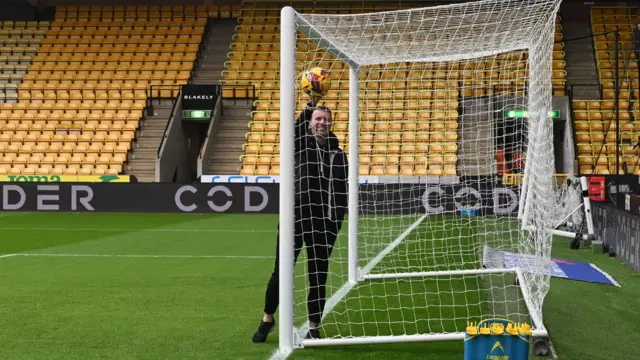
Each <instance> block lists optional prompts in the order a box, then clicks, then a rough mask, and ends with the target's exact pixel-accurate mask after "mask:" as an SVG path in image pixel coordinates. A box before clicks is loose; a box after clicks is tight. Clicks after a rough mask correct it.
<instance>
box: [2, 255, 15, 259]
mask: <svg viewBox="0 0 640 360" xmlns="http://www.w3.org/2000/svg"><path fill="white" fill-rule="evenodd" d="M16 255H18V254H4V255H0V259H2V258H8V257H12V256H16Z"/></svg>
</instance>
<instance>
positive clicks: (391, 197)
mask: <svg viewBox="0 0 640 360" xmlns="http://www.w3.org/2000/svg"><path fill="white" fill-rule="evenodd" d="M360 189H361V192H360V206H359V208H360V209H361V213H362V214H366V215H371V214H382V215H401V214H402V215H408V214H425V213H429V214H440V213H455V212H457V211H458V210H459V209H462V208H465V207H474V208H476V209H477V210H478V215H483V214H484V215H490V214H515V213H517V206H518V192H517V191H518V189H517V188H515V187H505V186H498V187H493V186H491V185H489V184H486V183H485V184H484V185H482V186H478V184H477V183H475V184H473V185H463V184H457V185H444V184H429V185H425V184H367V185H365V184H363V185H361V187H360ZM0 196H1V201H0V210H2V211H81V212H86V211H96V212H151V213H154V212H155V213H163V212H167V213H171V212H194V213H210V212H215V213H268V214H277V213H278V209H279V206H278V201H279V184H273V183H259V184H245V183H220V184H201V183H197V184H190V185H181V184H171V183H158V184H143V183H133V184H126V183H121V184H120V183H119V184H112V183H86V184H80V183H75V184H74V183H46V184H45V183H5V184H0Z"/></svg>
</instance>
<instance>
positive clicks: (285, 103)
mask: <svg viewBox="0 0 640 360" xmlns="http://www.w3.org/2000/svg"><path fill="white" fill-rule="evenodd" d="M280 21H281V26H280V47H281V51H280V219H279V236H280V248H279V255H280V264H279V279H280V289H279V296H280V314H279V315H280V317H279V322H280V326H279V334H280V339H279V340H280V343H279V345H280V351H282V352H287V351H291V350H292V349H293V326H294V322H293V270H294V269H293V256H294V251H293V250H294V249H293V247H294V241H293V238H294V221H295V213H294V196H295V194H294V192H295V187H294V183H295V181H294V126H295V117H294V113H295V68H296V64H295V61H296V20H295V11H294V10H293V8H292V7H289V6H287V7H284V8H282V10H281V13H280Z"/></svg>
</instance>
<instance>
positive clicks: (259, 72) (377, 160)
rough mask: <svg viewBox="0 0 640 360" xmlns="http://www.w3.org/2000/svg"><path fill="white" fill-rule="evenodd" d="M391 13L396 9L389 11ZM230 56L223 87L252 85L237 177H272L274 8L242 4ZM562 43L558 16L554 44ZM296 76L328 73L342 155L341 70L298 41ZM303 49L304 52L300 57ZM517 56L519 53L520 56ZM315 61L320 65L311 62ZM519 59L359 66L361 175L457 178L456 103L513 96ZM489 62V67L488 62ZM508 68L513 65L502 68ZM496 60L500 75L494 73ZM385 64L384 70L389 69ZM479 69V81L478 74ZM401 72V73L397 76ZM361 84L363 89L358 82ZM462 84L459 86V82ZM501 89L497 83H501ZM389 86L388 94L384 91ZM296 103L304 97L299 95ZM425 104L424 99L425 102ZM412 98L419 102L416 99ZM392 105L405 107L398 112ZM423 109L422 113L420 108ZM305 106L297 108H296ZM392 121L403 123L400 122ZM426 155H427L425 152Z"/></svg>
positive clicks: (560, 83)
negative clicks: (253, 97)
mask: <svg viewBox="0 0 640 360" xmlns="http://www.w3.org/2000/svg"><path fill="white" fill-rule="evenodd" d="M394 8H395V9H397V6H396V7H394ZM380 10H386V8H385V7H384V5H375V6H374V5H373V4H371V3H360V4H355V5H354V4H344V5H341V6H338V5H335V4H333V5H324V6H323V5H319V4H318V5H316V6H315V7H307V8H304V7H303V8H300V11H313V12H318V13H360V12H370V11H380ZM237 28H238V33H237V35H236V36H235V42H234V44H233V46H232V52H231V53H230V54H229V57H230V60H229V61H228V62H227V64H226V65H227V70H226V71H224V77H225V80H224V83H225V84H230V85H243V84H253V85H254V86H255V88H256V90H257V98H258V100H257V101H256V110H255V111H254V112H253V114H252V115H253V119H252V121H251V122H250V123H249V131H248V133H247V136H246V137H247V142H246V143H245V144H244V147H243V150H244V155H243V156H242V157H241V160H242V168H241V171H240V173H241V174H242V175H278V174H279V158H278V152H279V148H278V142H279V135H278V134H279V96H280V94H279V84H278V81H277V78H278V76H277V73H278V71H279V68H278V60H279V56H280V55H279V11H278V10H277V9H269V8H264V5H262V4H259V3H256V4H254V7H253V8H251V7H250V6H245V9H244V12H243V15H242V18H241V24H240V25H239V26H238V27H237ZM560 40H562V25H560V23H559V17H558V21H557V25H556V41H560ZM298 41H299V49H300V52H299V53H298V56H297V58H298V60H299V61H298V64H297V66H298V69H297V70H298V71H301V70H302V69H304V68H305V67H309V66H322V67H325V68H330V71H331V73H332V74H331V77H332V78H333V79H339V80H338V81H335V80H334V81H333V82H332V90H331V91H330V92H329V93H328V94H327V96H326V97H325V99H324V102H325V104H326V105H328V106H329V107H330V108H331V109H334V110H333V113H334V123H335V125H334V132H335V133H336V135H337V136H338V138H339V139H340V140H341V143H342V144H343V146H344V148H345V150H346V151H349V144H348V138H347V128H348V125H347V120H348V106H349V105H348V104H349V99H348V69H347V68H345V67H343V66H342V64H341V63H339V62H334V61H333V57H332V56H330V55H327V54H326V53H320V52H318V53H316V51H315V48H314V47H313V45H310V43H308V42H306V41H305V39H301V38H300V37H299V40H298ZM302 51H308V53H307V55H306V56H305V54H303V53H302ZM519 56H520V55H518V57H519ZM317 58H320V59H322V61H320V62H314V61H313V60H314V59H317ZM553 58H554V61H553V69H554V72H553V75H554V78H553V84H554V94H555V95H564V85H565V78H566V72H565V71H564V68H565V65H566V64H565V62H564V51H563V44H562V43H557V44H555V46H554V53H553ZM519 60H520V59H519V58H511V57H510V55H508V54H507V55H503V56H500V57H497V58H495V59H491V60H481V61H477V62H467V63H465V64H453V65H448V66H449V67H447V66H444V65H443V66H435V65H434V66H432V65H431V64H426V65H424V66H423V67H419V66H417V65H416V64H412V66H411V67H407V68H404V69H403V68H402V65H398V64H394V65H391V66H392V67H394V70H398V71H400V72H398V73H397V74H398V75H395V77H392V76H393V75H392V74H391V72H389V71H387V72H383V71H381V70H383V69H380V68H364V69H363V70H362V71H361V79H362V80H365V79H368V80H376V81H366V82H362V83H361V86H362V90H363V91H362V93H361V101H360V104H361V109H362V110H363V111H362V113H361V136H360V148H359V164H360V168H359V172H360V175H441V176H442V175H444V176H451V175H457V169H456V164H457V160H458V159H457V150H458V145H457V143H456V142H457V138H458V105H459V103H458V99H459V98H460V97H465V96H483V95H487V94H491V93H493V92H494V91H506V92H509V91H512V90H513V89H511V87H512V86H517V87H522V86H523V83H522V81H520V80H518V79H519V78H520V79H522V78H523V77H524V75H525V72H526V65H525V64H524V63H523V62H522V61H519ZM494 61H495V62H494ZM509 61H511V63H512V64H513V67H512V68H509V67H505V66H504V63H505V62H509ZM498 62H502V63H501V64H500V66H501V67H502V68H503V69H506V70H504V71H505V73H502V74H501V73H499V72H497V71H496V70H495V68H496V67H497V65H498ZM389 67H390V66H387V68H389ZM480 68H484V69H485V71H486V72H484V77H478V69H480ZM402 75H404V76H402ZM505 76H508V77H509V78H511V79H513V80H514V81H513V82H512V85H511V86H508V87H506V88H501V89H496V88H495V84H496V82H495V81H493V80H494V79H498V78H500V77H503V78H504V77H505ZM364 84H366V85H364ZM460 84H462V85H460ZM503 85H504V82H503ZM391 89H393V90H391ZM297 98H298V99H303V100H304V97H302V96H298V97H297ZM426 99H428V100H429V102H425V101H424V100H426ZM418 100H421V101H420V102H418ZM397 103H404V104H405V105H403V106H402V107H398V106H397V105H396V104H397ZM425 103H427V104H429V106H430V108H429V109H428V110H429V111H425V108H424V104H425ZM302 107H304V104H300V103H298V104H297V108H298V109H301V108H302ZM398 120H404V121H403V122H400V121H398ZM426 154H428V155H426Z"/></svg>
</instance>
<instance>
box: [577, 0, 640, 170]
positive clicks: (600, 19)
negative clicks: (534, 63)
mask: <svg viewBox="0 0 640 360" xmlns="http://www.w3.org/2000/svg"><path fill="white" fill-rule="evenodd" d="M589 9H590V13H591V28H592V33H593V34H596V35H595V37H594V38H593V43H594V48H595V54H596V62H597V65H598V68H597V69H598V75H599V76H598V78H599V84H600V85H601V86H602V94H601V96H596V97H594V98H592V99H589V100H580V99H572V100H573V101H572V110H573V118H574V127H575V133H576V136H575V138H576V148H577V150H578V162H579V169H580V173H581V174H585V175H589V174H598V175H608V174H616V173H618V174H623V173H624V170H625V169H624V166H623V164H625V163H626V164H627V167H628V168H627V172H628V173H635V174H637V175H640V163H638V155H636V154H635V149H634V145H635V144H636V142H637V140H638V137H640V107H639V104H638V102H637V101H634V100H635V99H638V98H639V93H638V61H637V59H636V57H635V54H634V52H633V31H634V29H635V24H638V22H639V21H640V18H639V16H638V14H637V10H638V7H637V6H617V7H609V6H606V7H602V6H592V7H590V8H589ZM613 31H619V43H618V49H619V52H618V57H619V61H618V64H617V66H618V74H617V75H618V82H619V85H620V92H619V99H618V104H617V105H618V108H616V99H615V98H616V90H615V84H616V63H615V48H616V46H615V34H614V33H612V32H613ZM607 32H608V34H604V33H607ZM616 117H617V118H618V119H616ZM617 120H619V124H620V129H619V130H620V144H619V146H617V145H616V141H617V136H616V132H617V130H618V129H617V128H616V126H617V124H616V122H617ZM617 148H618V149H619V152H618V151H617V150H618V149H617ZM616 154H618V159H617V160H618V163H619V167H618V168H616V157H617V156H616Z"/></svg>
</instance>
